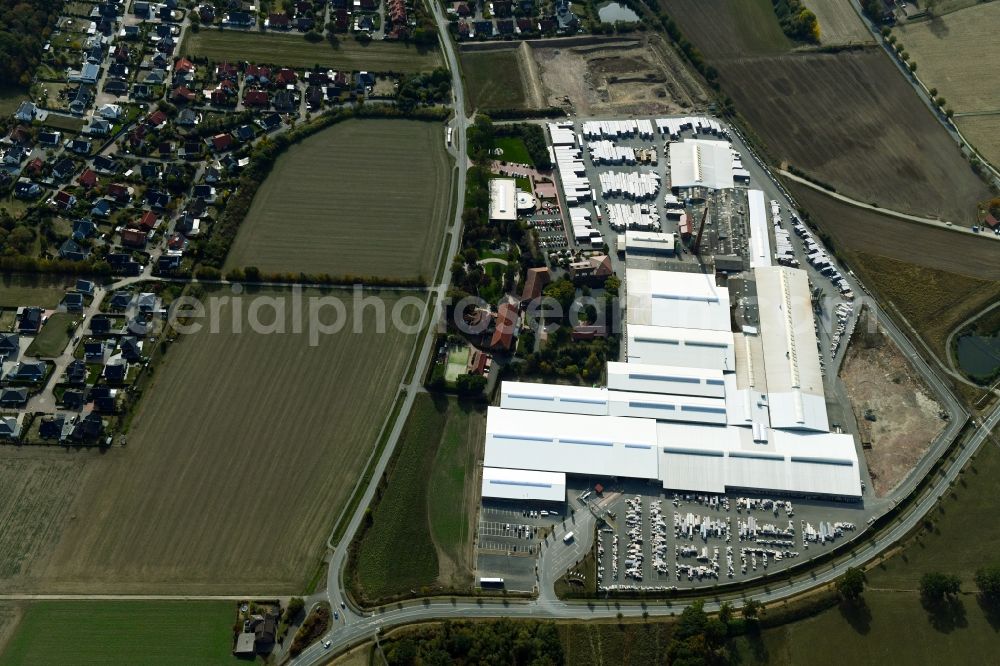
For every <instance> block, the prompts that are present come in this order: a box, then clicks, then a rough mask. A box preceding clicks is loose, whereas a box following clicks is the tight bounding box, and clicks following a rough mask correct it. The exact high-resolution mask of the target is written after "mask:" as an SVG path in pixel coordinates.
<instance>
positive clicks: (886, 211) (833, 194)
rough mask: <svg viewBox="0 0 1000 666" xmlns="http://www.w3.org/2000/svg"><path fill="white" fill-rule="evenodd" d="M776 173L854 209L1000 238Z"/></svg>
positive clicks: (950, 229)
mask: <svg viewBox="0 0 1000 666" xmlns="http://www.w3.org/2000/svg"><path fill="white" fill-rule="evenodd" d="M777 171H778V173H780V174H781V175H782V176H784V177H785V178H788V179H789V180H794V181H795V182H796V183H799V184H801V185H805V186H806V187H808V188H810V189H813V190H816V191H817V192H822V193H823V194H825V195H827V196H828V197H831V198H833V199H836V200H838V201H842V202H843V203H846V204H850V205H852V206H854V207H856V208H864V209H865V210H870V211H873V212H876V213H882V214H883V215H886V216H888V217H895V218H897V219H900V220H905V221H907V222H916V223H918V224H925V225H927V226H931V227H935V228H937V229H943V230H944V231H953V232H956V233H966V234H972V235H974V236H983V237H986V238H989V239H991V240H992V239H997V240H1000V236H996V235H995V234H992V233H987V232H983V233H976V232H975V231H973V230H972V229H971V228H969V227H964V226H961V225H959V224H956V223H954V222H948V221H942V220H935V219H933V218H930V217H920V216H919V215H910V214H909V213H902V212H900V211H898V210H893V209H891V208H882V207H881V206H873V205H872V204H869V203H865V202H864V201H858V200H857V199H852V198H851V197H848V196H845V195H843V194H841V193H840V192H832V191H830V190H828V189H826V188H825V187H823V186H822V185H817V184H816V183H814V182H812V181H811V180H809V179H807V178H802V177H801V176H796V175H795V174H794V173H791V172H790V171H786V170H785V169H781V168H779V169H777Z"/></svg>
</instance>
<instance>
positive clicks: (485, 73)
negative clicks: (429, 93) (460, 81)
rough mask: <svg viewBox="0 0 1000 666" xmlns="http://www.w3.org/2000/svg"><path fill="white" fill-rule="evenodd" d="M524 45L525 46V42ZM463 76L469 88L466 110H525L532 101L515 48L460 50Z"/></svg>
mask: <svg viewBox="0 0 1000 666" xmlns="http://www.w3.org/2000/svg"><path fill="white" fill-rule="evenodd" d="M523 48H527V45H525V46H524V47H523ZM459 59H460V60H461V64H462V77H463V78H464V79H465V85H466V86H467V90H468V93H469V94H468V100H467V104H466V106H467V107H468V108H467V109H466V110H467V111H470V112H471V111H473V110H477V111H479V112H482V113H489V112H490V111H491V110H494V109H526V108H532V107H536V106H539V105H540V102H534V101H533V99H532V95H531V92H530V91H529V90H528V87H527V85H526V80H525V76H526V75H525V72H524V67H523V62H522V56H521V55H520V53H519V51H518V49H515V48H507V49H490V50H485V49H484V50H475V51H469V50H461V51H459Z"/></svg>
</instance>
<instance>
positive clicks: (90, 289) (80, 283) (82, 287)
mask: <svg viewBox="0 0 1000 666" xmlns="http://www.w3.org/2000/svg"><path fill="white" fill-rule="evenodd" d="M74 288H75V289H76V290H77V291H78V292H80V293H81V294H84V295H86V296H93V295H94V283H93V282H91V281H90V280H77V281H76V286H75V287H74Z"/></svg>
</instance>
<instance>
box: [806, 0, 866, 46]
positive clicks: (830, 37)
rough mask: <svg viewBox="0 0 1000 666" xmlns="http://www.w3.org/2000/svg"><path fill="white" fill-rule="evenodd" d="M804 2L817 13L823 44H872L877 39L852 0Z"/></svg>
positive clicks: (810, 0)
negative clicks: (844, 0) (842, 0)
mask: <svg viewBox="0 0 1000 666" xmlns="http://www.w3.org/2000/svg"><path fill="white" fill-rule="evenodd" d="M803 4H804V5H805V6H806V8H807V9H809V10H811V11H812V13H813V14H815V15H816V20H817V21H818V22H819V40H820V43H821V44H823V46H840V45H843V44H871V43H873V42H874V41H875V40H874V38H873V37H872V34H871V33H870V32H869V31H868V28H867V26H865V24H864V23H863V22H862V21H861V17H860V16H858V13H857V12H856V11H854V7H853V6H852V5H851V3H850V2H830V1H829V0H805V1H804V2H803Z"/></svg>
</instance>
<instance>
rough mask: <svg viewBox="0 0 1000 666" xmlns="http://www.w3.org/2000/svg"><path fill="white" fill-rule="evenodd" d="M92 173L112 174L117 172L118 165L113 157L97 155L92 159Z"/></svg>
mask: <svg viewBox="0 0 1000 666" xmlns="http://www.w3.org/2000/svg"><path fill="white" fill-rule="evenodd" d="M94 171H96V172H97V173H103V174H112V173H117V172H118V163H117V162H116V161H115V160H114V158H113V157H108V156H107V155H98V156H97V157H95V158H94Z"/></svg>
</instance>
